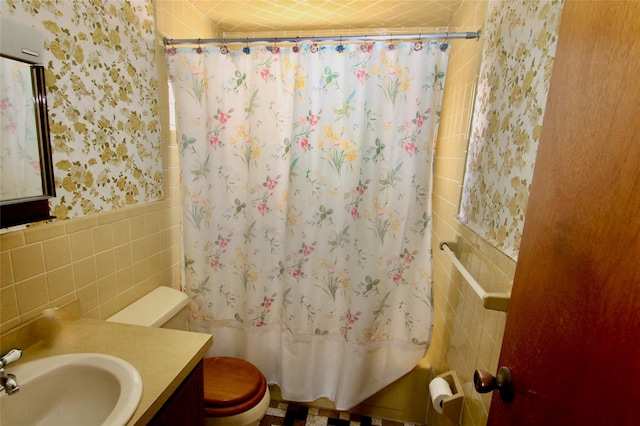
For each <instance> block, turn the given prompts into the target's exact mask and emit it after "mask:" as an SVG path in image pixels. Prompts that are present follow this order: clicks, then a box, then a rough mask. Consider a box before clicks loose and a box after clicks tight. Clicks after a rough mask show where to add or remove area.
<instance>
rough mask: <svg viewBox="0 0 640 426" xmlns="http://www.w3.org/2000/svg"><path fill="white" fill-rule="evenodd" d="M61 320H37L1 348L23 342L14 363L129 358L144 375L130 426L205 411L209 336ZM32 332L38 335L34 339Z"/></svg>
mask: <svg viewBox="0 0 640 426" xmlns="http://www.w3.org/2000/svg"><path fill="white" fill-rule="evenodd" d="M60 324H61V325H58V324H53V325H52V324H51V323H50V322H49V321H48V320H47V319H39V320H36V321H34V322H33V323H32V324H29V325H27V326H25V327H22V329H21V330H18V331H16V332H13V333H10V334H7V335H5V336H3V338H2V345H1V349H2V350H3V351H6V350H7V348H8V346H14V347H18V345H20V344H21V342H24V343H23V344H22V345H21V348H22V349H23V355H22V358H21V359H20V360H19V361H16V363H15V365H19V363H24V362H29V361H33V360H36V359H40V358H45V357H51V356H55V355H60V354H68V353H85V352H91V353H102V354H107V355H113V356H115V357H118V358H121V359H123V360H125V361H127V362H128V363H130V364H131V365H133V366H134V367H135V368H136V370H137V371H138V373H139V374H140V376H141V378H142V396H141V398H140V403H139V404H138V407H137V409H136V410H135V412H134V414H133V416H132V417H131V419H130V420H129V422H128V423H127V425H146V424H160V425H162V424H176V423H175V421H172V420H171V418H174V419H175V418H176V417H175V416H177V418H179V419H180V421H184V420H185V416H187V415H194V416H198V415H199V414H200V413H203V408H202V407H203V406H202V397H201V395H202V394H203V390H202V359H203V357H204V356H205V354H206V353H207V351H208V350H209V348H210V347H211V345H212V337H211V335H208V334H202V333H192V332H185V331H177V330H168V329H161V328H151V327H141V326H135V325H127V324H118V323H110V322H105V321H99V320H93V319H86V318H80V319H77V320H73V321H71V320H70V321H61V322H60ZM34 335H36V336H38V337H39V338H37V340H34V337H33V336H34ZM43 336H44V337H45V338H44V339H43V338H41V337H43ZM30 340H31V342H30ZM34 342H35V343H34ZM8 369H9V370H10V367H9V368H8ZM17 379H18V382H19V380H20V377H18V378H17ZM198 395H200V398H198ZM197 423H198V422H197V421H195V422H194V423H193V424H197Z"/></svg>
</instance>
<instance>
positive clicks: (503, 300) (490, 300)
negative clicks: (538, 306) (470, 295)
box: [440, 242, 511, 312]
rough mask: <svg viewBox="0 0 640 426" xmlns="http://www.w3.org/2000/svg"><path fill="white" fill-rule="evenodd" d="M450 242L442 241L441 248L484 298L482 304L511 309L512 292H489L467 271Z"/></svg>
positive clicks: (504, 310)
mask: <svg viewBox="0 0 640 426" xmlns="http://www.w3.org/2000/svg"><path fill="white" fill-rule="evenodd" d="M449 244H450V243H446V242H442V243H440V250H442V251H444V252H445V253H446V254H447V256H449V259H451V261H452V262H453V264H454V265H455V267H456V268H457V269H458V271H460V274H462V276H463V277H464V279H465V281H467V283H469V285H470V286H471V288H472V289H473V291H475V293H476V294H477V295H478V296H479V297H480V299H482V305H483V306H484V307H485V308H486V309H491V310H494V311H502V312H507V310H508V309H509V300H510V299H511V292H507V293H489V292H486V291H485V290H484V289H483V288H482V286H481V285H480V284H478V281H476V280H475V278H473V277H472V276H471V274H470V273H469V271H467V268H465V267H464V265H463V264H462V263H460V260H458V258H457V257H456V255H455V253H454V252H453V251H452V250H451V248H450V247H449Z"/></svg>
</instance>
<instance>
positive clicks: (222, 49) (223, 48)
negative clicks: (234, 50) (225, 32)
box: [220, 39, 229, 55]
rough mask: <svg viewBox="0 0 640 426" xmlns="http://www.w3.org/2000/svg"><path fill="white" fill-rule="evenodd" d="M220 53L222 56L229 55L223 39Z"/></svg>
mask: <svg viewBox="0 0 640 426" xmlns="http://www.w3.org/2000/svg"><path fill="white" fill-rule="evenodd" d="M220 53H222V54H223V55H226V54H227V53H229V48H228V47H227V41H226V40H225V39H222V47H221V48H220Z"/></svg>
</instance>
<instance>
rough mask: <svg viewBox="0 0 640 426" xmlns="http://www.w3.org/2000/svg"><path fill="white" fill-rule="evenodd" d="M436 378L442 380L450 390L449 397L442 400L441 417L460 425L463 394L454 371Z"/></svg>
mask: <svg viewBox="0 0 640 426" xmlns="http://www.w3.org/2000/svg"><path fill="white" fill-rule="evenodd" d="M437 377H441V378H443V379H444V380H445V381H446V382H447V383H448V384H449V387H450V388H451V394H452V395H451V396H449V397H447V398H445V399H443V400H442V415H444V416H446V417H447V418H449V419H450V420H452V421H454V422H456V424H460V423H461V422H462V407H463V405H464V393H462V385H461V384H460V380H458V376H457V375H456V372H455V371H447V372H446V373H442V374H440V375H439V376H437Z"/></svg>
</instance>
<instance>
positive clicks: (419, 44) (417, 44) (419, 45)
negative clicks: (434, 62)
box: [413, 33, 422, 52]
mask: <svg viewBox="0 0 640 426" xmlns="http://www.w3.org/2000/svg"><path fill="white" fill-rule="evenodd" d="M413 50H415V51H416V52H417V51H419V50H422V33H420V35H419V36H418V41H416V42H415V43H414V45H413Z"/></svg>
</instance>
